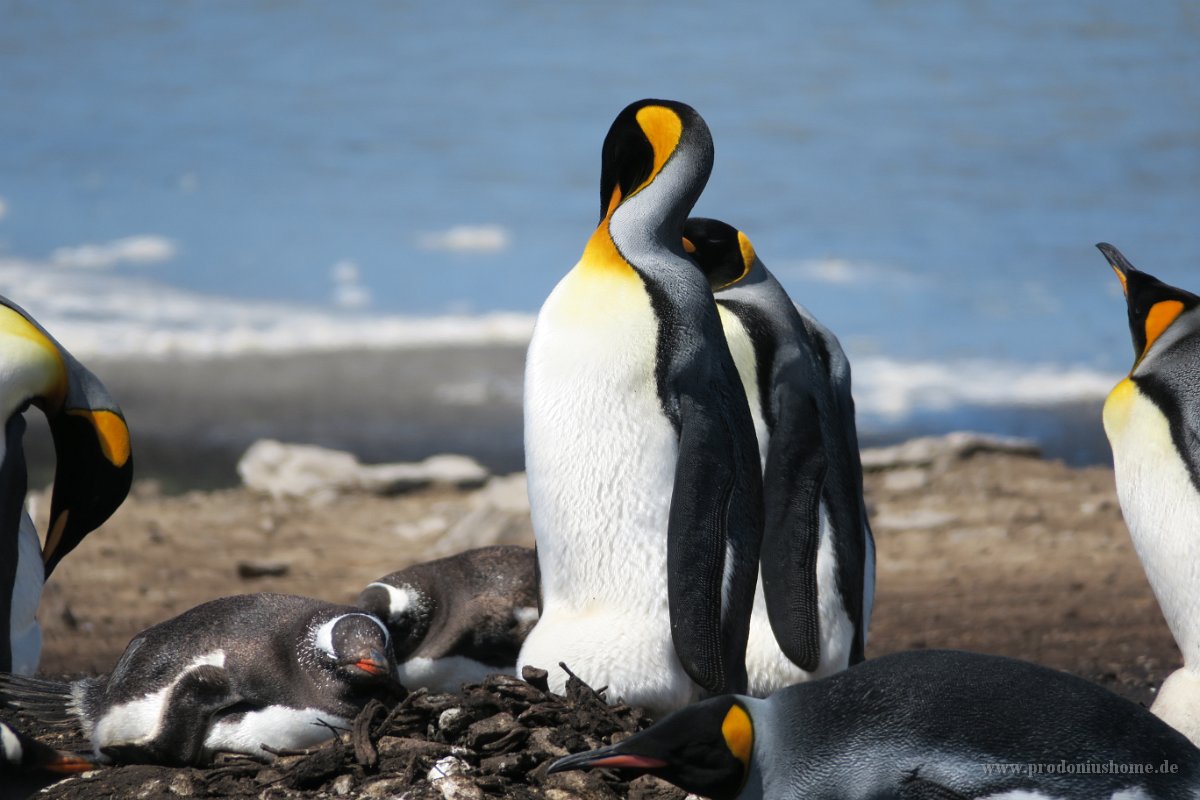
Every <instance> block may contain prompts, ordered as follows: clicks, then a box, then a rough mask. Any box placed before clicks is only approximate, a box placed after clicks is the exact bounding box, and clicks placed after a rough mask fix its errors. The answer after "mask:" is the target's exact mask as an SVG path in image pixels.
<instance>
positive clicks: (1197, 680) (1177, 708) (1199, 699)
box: [1150, 667, 1200, 746]
mask: <svg viewBox="0 0 1200 800" xmlns="http://www.w3.org/2000/svg"><path fill="white" fill-rule="evenodd" d="M1150 711H1151V712H1153V713H1154V715H1155V716H1157V717H1158V718H1159V719H1161V720H1162V721H1163V722H1165V723H1167V724H1168V725H1170V726H1171V727H1172V728H1174V729H1175V730H1177V731H1179V732H1180V733H1182V734H1183V735H1184V736H1186V737H1187V738H1189V739H1191V740H1192V744H1195V745H1197V746H1200V673H1197V672H1194V671H1193V670H1191V669H1189V668H1188V667H1182V668H1180V669H1177V670H1175V671H1174V672H1172V673H1171V674H1170V675H1168V676H1167V679H1166V680H1165V681H1163V685H1162V686H1161V687H1160V688H1159V690H1158V697H1157V698H1156V699H1155V701H1154V705H1152V706H1150Z"/></svg>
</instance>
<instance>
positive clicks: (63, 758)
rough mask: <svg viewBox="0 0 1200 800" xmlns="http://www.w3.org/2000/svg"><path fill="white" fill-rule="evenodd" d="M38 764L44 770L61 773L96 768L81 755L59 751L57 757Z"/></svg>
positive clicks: (67, 773) (72, 772)
mask: <svg viewBox="0 0 1200 800" xmlns="http://www.w3.org/2000/svg"><path fill="white" fill-rule="evenodd" d="M38 766H39V767H40V768H41V769H42V770H44V771H46V772H56V773H59V774H62V775H71V774H74V773H77V772H87V771H88V770H93V769H95V768H96V764H94V763H93V762H92V761H90V760H88V759H86V758H84V757H83V756H76V755H69V754H67V753H59V754H58V757H57V758H54V759H51V760H49V761H46V762H43V763H42V764H39V765H38Z"/></svg>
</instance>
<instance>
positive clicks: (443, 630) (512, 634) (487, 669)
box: [358, 547, 538, 692]
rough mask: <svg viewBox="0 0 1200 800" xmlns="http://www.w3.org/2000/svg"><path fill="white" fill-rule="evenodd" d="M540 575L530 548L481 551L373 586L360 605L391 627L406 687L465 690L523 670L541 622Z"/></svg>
mask: <svg viewBox="0 0 1200 800" xmlns="http://www.w3.org/2000/svg"><path fill="white" fill-rule="evenodd" d="M536 573H537V557H536V556H535V555H534V553H533V550H532V549H530V548H528V547H480V548H476V549H474V550H467V551H466V552H464V553H459V554H457V555H453V556H449V557H447V558H439V559H437V560H436V561H428V562H426V563H424V564H414V565H413V566H411V567H408V568H407V569H402V570H400V571H399V572H393V573H392V574H390V575H386V576H384V577H382V578H380V579H379V580H377V581H375V582H373V583H370V584H367V588H365V589H363V591H362V594H360V595H359V596H358V605H359V606H360V607H362V608H363V609H364V610H366V611H369V612H371V613H372V614H374V615H375V616H377V617H379V618H380V619H382V620H383V621H384V622H385V623H386V624H387V626H388V630H389V632H390V633H391V635H392V654H393V655H394V656H395V659H396V664H397V667H396V677H397V678H399V680H400V682H401V683H402V684H404V686H405V687H406V688H408V689H417V688H422V687H423V688H426V689H432V690H434V691H440V692H457V691H459V690H460V689H461V688H462V685H463V684H464V683H469V682H478V681H481V680H483V679H484V678H485V677H486V676H488V675H491V674H493V673H496V672H505V673H511V672H513V670H514V669H515V665H516V663H517V653H519V652H520V650H521V644H522V643H523V642H524V641H525V637H526V635H528V633H529V630H530V629H531V628H532V627H533V624H534V622H536V621H537V617H538V611H537V574H536Z"/></svg>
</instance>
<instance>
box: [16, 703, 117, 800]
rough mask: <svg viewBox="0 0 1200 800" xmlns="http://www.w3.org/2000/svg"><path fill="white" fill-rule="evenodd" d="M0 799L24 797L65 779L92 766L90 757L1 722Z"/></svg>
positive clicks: (20, 798)
mask: <svg viewBox="0 0 1200 800" xmlns="http://www.w3.org/2000/svg"><path fill="white" fill-rule="evenodd" d="M0 756H3V758H0V800H24V799H25V798H26V797H30V796H31V795H33V794H34V793H35V792H38V791H40V790H41V789H44V788H45V787H47V786H50V785H51V784H54V783H58V782H59V781H61V780H63V779H64V778H67V777H69V776H70V775H74V774H77V773H80V772H86V771H88V770H90V769H95V767H96V765H95V764H93V763H92V762H91V761H90V760H88V759H86V758H84V757H82V756H78V755H75V754H72V753H63V752H60V751H58V750H55V749H54V748H53V747H50V746H49V745H47V744H43V743H42V742H39V741H37V740H36V739H34V738H33V737H31V736H27V735H25V734H24V733H21V732H20V731H19V730H17V729H16V728H14V727H12V726H11V725H6V724H5V723H3V722H0Z"/></svg>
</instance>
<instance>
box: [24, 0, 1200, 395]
mask: <svg viewBox="0 0 1200 800" xmlns="http://www.w3.org/2000/svg"><path fill="white" fill-rule="evenodd" d="M1198 43H1200V5H1198V4H1197V3H1195V2H1184V3H1177V2H1155V1H1151V2H1141V3H1130V2H1124V0H1073V1H1072V2H1058V3H1055V2H1045V0H1024V1H1019V0H1014V1H1012V2H980V3H963V2H959V1H957V0H955V1H953V2H951V1H950V0H946V1H944V2H936V1H934V2H921V3H905V2H890V1H889V2H883V1H881V2H842V3H793V2H789V1H787V0H775V1H773V2H766V3H760V4H754V5H750V4H740V5H738V6H736V7H735V6H732V5H727V4H719V3H696V2H683V1H682V0H670V1H669V2H659V3H642V2H619V1H618V2H607V3H603V4H600V3H562V2H513V1H509V2H505V1H504V0H490V1H489V2H487V3H474V4H467V3H453V2H445V3H418V2H407V3H406V2H360V3H353V4H342V3H316V2H312V3H280V2H268V1H267V0H238V1H237V2H233V1H230V2H198V1H190V2H153V3H146V2H139V1H138V0H109V1H108V2H104V3H86V2H53V3H33V2H29V3H26V2H15V1H14V0H4V1H3V2H0V198H3V208H4V209H5V212H4V214H3V217H2V218H0V246H2V247H3V250H0V254H3V253H7V254H8V255H9V256H14V257H20V258H23V259H29V260H31V261H34V262H37V261H38V260H39V259H48V258H50V255H51V253H52V252H53V251H54V250H55V248H58V247H61V246H69V245H79V244H84V243H103V242H109V241H112V240H114V239H118V238H121V237H126V236H131V235H142V234H150V235H154V236H159V237H165V238H167V239H169V240H170V241H171V242H173V243H174V245H175V247H176V251H175V254H174V256H173V257H172V258H169V259H168V260H166V261H163V262H160V263H156V264H152V265H136V264H117V265H115V266H113V267H111V268H110V269H111V270H112V271H113V272H115V273H117V274H124V275H129V274H135V275H145V276H148V277H150V278H152V279H154V280H157V281H161V282H163V283H166V284H169V285H173V286H176V287H182V288H184V289H189V290H195V291H199V292H205V293H214V294H225V295H230V296H234V297H238V298H250V299H267V298H269V299H279V300H283V301H288V302H302V303H308V304H314V305H324V306H332V304H333V302H334V300H333V296H334V288H335V287H334V281H333V279H332V277H331V270H332V268H333V266H334V265H335V264H336V263H338V262H339V261H343V260H351V261H353V262H354V263H355V264H357V265H358V267H359V271H360V280H359V284H358V285H360V286H361V288H363V289H364V290H365V291H366V292H369V297H370V302H369V306H368V308H369V309H370V310H374V311H383V312H392V313H406V314H410V313H411V314H437V313H446V312H448V311H455V312H464V311H465V312H472V313H475V312H484V311H491V310H515V311H533V310H535V309H536V308H537V307H538V306H539V305H540V303H541V301H542V299H543V298H544V297H545V295H546V294H547V293H548V292H549V290H550V288H551V287H552V286H553V284H554V283H555V281H557V280H558V278H559V277H560V276H561V275H562V274H563V273H564V272H565V271H566V270H567V269H568V268H569V267H570V266H571V265H572V264H573V263H574V261H575V260H576V258H577V257H578V254H579V252H580V251H581V249H582V245H583V243H584V241H585V240H586V237H587V235H588V233H589V231H590V229H591V228H592V226H593V225H594V223H595V220H596V217H597V215H598V209H599V197H598V188H597V182H598V174H599V151H600V144H601V141H602V139H603V136H604V134H605V132H606V130H607V128H608V125H609V123H610V121H611V119H612V117H613V116H614V115H615V114H616V113H617V112H618V111H619V110H620V109H621V108H622V107H623V106H624V105H625V104H626V103H628V102H630V101H632V100H635V99H638V98H641V97H645V96H660V97H669V98H673V99H680V100H684V101H686V102H688V103H690V104H692V105H693V106H695V107H696V108H697V109H698V110H699V111H700V112H701V114H703V115H704V116H705V118H706V119H707V120H708V122H709V125H710V127H711V129H712V132H713V136H714V139H715V141H716V152H717V161H716V168H715V171H714V174H713V177H712V180H711V181H710V183H709V187H708V190H707V191H706V193H705V195H704V197H703V198H702V199H701V201H700V205H699V206H698V208H697V211H698V212H700V213H703V214H705V215H709V216H716V217H721V218H724V219H726V220H728V221H730V222H732V223H734V224H736V225H738V226H739V227H741V228H742V229H744V230H745V231H746V232H747V233H748V234H749V235H750V237H751V238H752V239H753V240H754V242H755V244H756V245H757V248H758V250H759V253H760V255H761V256H762V257H763V259H764V261H765V262H766V263H767V264H768V266H769V267H772V268H773V269H774V270H775V271H776V273H777V274H778V275H779V276H780V278H781V279H782V280H783V282H784V284H785V286H787V287H788V289H789V290H790V291H791V292H792V294H793V296H794V297H795V298H796V299H797V300H799V301H801V302H803V303H805V304H806V305H807V306H809V307H810V308H811V309H812V310H813V311H814V312H815V313H817V314H818V315H819V316H820V317H821V318H822V319H823V320H824V321H825V322H826V323H827V324H829V325H830V326H831V327H833V328H834V329H835V330H836V331H837V332H838V333H839V334H841V336H842V337H843V340H844V341H845V343H846V344H847V346H848V349H849V350H850V352H851V355H852V357H853V356H861V355H884V356H888V357H893V358H900V359H904V358H910V359H914V358H922V359H934V360H939V359H951V358H964V357H971V358H974V357H986V358H996V359H1004V360H1008V361H1015V362H1038V363H1056V364H1073V365H1087V366H1091V367H1095V368H1098V369H1111V370H1118V371H1123V370H1124V369H1127V368H1128V364H1129V361H1130V358H1131V349H1130V345H1129V341H1128V333H1127V331H1126V328H1125V322H1124V308H1123V302H1122V301H1121V299H1120V296H1119V291H1118V287H1117V285H1116V281H1115V280H1114V279H1113V277H1112V274H1111V272H1110V271H1109V270H1108V268H1107V266H1106V265H1105V262H1104V260H1103V258H1102V257H1101V256H1100V255H1099V253H1098V252H1096V251H1095V250H1094V249H1093V248H1092V244H1093V243H1094V242H1096V241H1100V240H1107V241H1111V242H1113V243H1115V244H1116V245H1117V246H1118V247H1121V248H1122V249H1123V250H1124V251H1125V252H1126V254H1127V255H1128V256H1129V257H1130V258H1131V259H1132V260H1133V261H1134V263H1135V264H1138V265H1140V266H1142V267H1144V268H1145V269H1146V270H1148V271H1150V272H1153V273H1156V274H1159V275H1160V277H1163V278H1164V279H1167V280H1173V281H1175V282H1177V283H1181V284H1184V285H1190V286H1191V288H1193V289H1196V288H1200V272H1198V271H1197V269H1196V265H1197V264H1200V229H1198V228H1197V225H1196V220H1197V212H1200V80H1197V77H1198V76H1200V44H1198ZM459 225H492V226H500V227H501V228H502V229H503V231H504V232H506V233H507V236H508V245H507V247H504V248H502V249H499V250H493V251H487V252H473V251H468V252H454V251H447V250H443V249H428V248H427V247H424V246H422V241H423V237H425V236H427V235H428V234H431V233H437V232H442V231H446V230H448V229H451V228H453V227H455V226H459Z"/></svg>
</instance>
